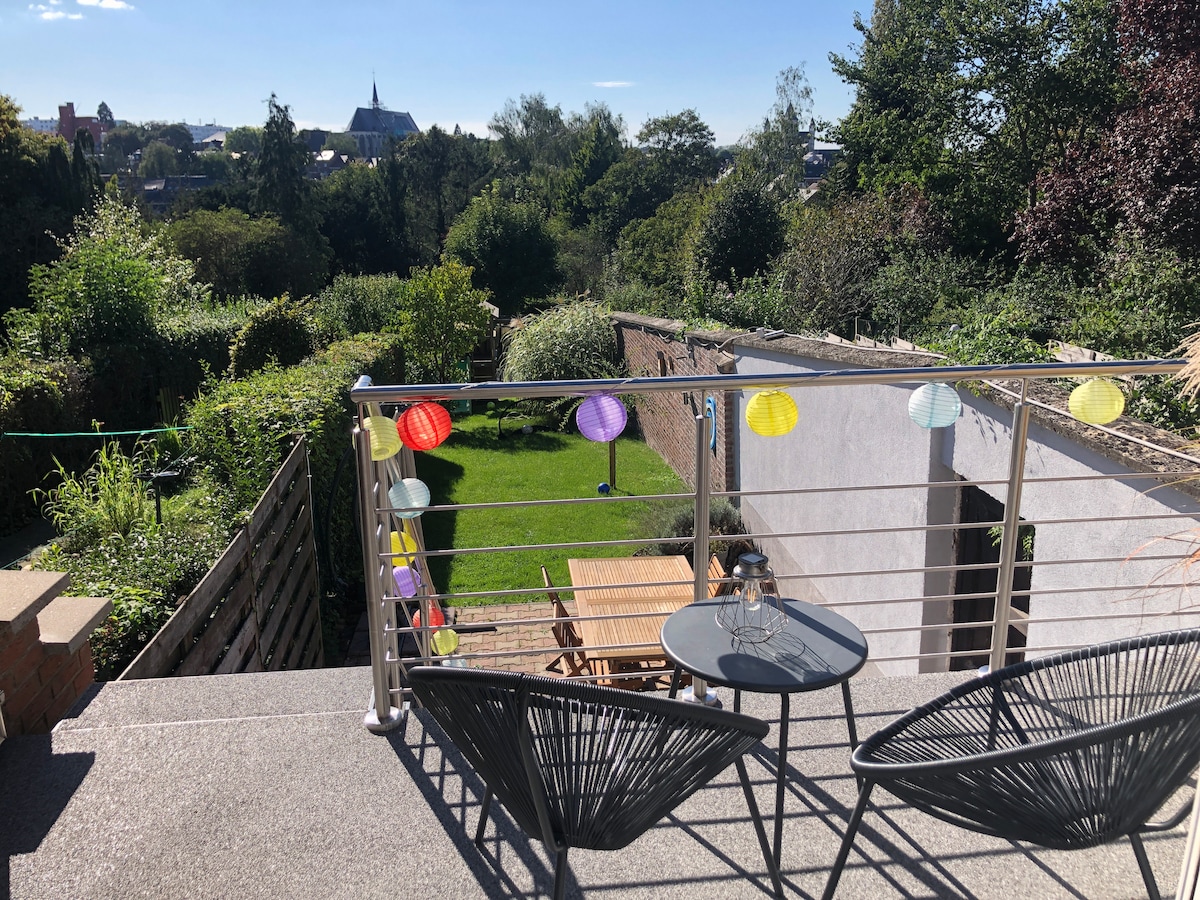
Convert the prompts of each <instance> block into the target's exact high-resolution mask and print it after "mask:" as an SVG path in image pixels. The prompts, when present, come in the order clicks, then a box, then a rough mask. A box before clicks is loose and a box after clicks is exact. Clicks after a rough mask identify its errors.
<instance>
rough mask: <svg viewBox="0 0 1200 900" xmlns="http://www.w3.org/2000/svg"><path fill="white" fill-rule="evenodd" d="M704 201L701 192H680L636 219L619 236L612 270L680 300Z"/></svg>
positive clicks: (621, 277) (627, 278) (622, 278)
mask: <svg viewBox="0 0 1200 900" xmlns="http://www.w3.org/2000/svg"><path fill="white" fill-rule="evenodd" d="M703 208H704V201H703V200H702V199H701V197H700V195H699V194H687V193H685V194H678V195H676V196H674V197H672V198H671V199H670V200H668V201H666V202H665V203H662V204H660V205H659V207H658V209H657V210H655V212H654V215H652V216H650V217H649V218H646V219H635V220H634V221H632V222H630V223H629V224H628V225H626V226H625V228H624V229H622V231H621V236H620V237H619V238H618V239H617V249H616V252H615V253H614V254H613V264H612V271H613V274H615V275H616V277H618V278H620V279H621V280H622V281H627V282H628V281H638V282H641V283H642V284H645V285H647V286H649V287H652V288H655V289H657V292H658V293H659V294H660V295H663V296H664V299H666V297H667V295H671V299H673V300H675V301H676V302H677V299H678V297H679V295H681V294H682V293H683V288H684V282H685V281H686V278H687V270H688V262H689V259H690V256H691V242H692V239H693V235H694V233H695V231H696V226H697V224H698V223H699V221H700V215H701V212H702V210H703Z"/></svg>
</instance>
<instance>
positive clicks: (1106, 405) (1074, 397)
mask: <svg viewBox="0 0 1200 900" xmlns="http://www.w3.org/2000/svg"><path fill="white" fill-rule="evenodd" d="M1067 408H1068V409H1069V410H1071V415H1073V416H1074V417H1075V418H1077V419H1078V420H1079V421H1080V422H1087V423H1088V424H1089V425H1104V424H1106V423H1108V422H1111V421H1112V420H1113V419H1115V418H1116V417H1117V416H1119V415H1120V414H1121V413H1122V412H1124V411H1125V395H1124V394H1122V393H1121V389H1120V388H1119V387H1117V386H1116V385H1115V384H1113V383H1112V382H1111V381H1106V380H1104V379H1102V378H1098V379H1095V380H1094V381H1085V382H1084V383H1083V384H1081V385H1080V386H1079V387H1077V388H1075V390H1073V391H1071V396H1070V397H1069V398H1068V399H1067Z"/></svg>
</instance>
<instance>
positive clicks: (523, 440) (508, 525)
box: [417, 415, 690, 604]
mask: <svg viewBox="0 0 1200 900" xmlns="http://www.w3.org/2000/svg"><path fill="white" fill-rule="evenodd" d="M501 424H502V427H503V436H502V437H501V436H499V434H498V426H497V421H496V419H495V418H492V417H490V416H486V415H472V416H467V417H463V418H459V419H456V420H455V422H454V430H453V432H452V433H451V435H450V437H449V438H448V439H447V440H446V442H445V443H444V444H442V445H441V446H440V447H438V448H437V449H436V450H432V451H429V452H427V453H419V454H417V475H418V477H420V478H421V480H422V481H424V482H425V483H426V484H427V485H428V486H429V491H430V495H431V498H432V503H433V504H434V505H438V504H444V503H483V502H489V503H491V502H503V501H512V500H553V499H565V498H575V497H597V498H599V497H600V496H601V495H600V494H599V492H598V486H599V484H600V483H601V482H607V481H608V480H609V468H608V452H609V451H608V445H607V444H601V443H596V442H593V441H589V440H587V439H586V438H584V437H583V436H581V435H578V434H564V433H561V432H558V431H555V430H552V429H549V428H546V427H544V424H542V423H538V422H537V421H536V420H532V419H513V418H505V419H504V420H503V422H502V423H501ZM525 424H532V425H533V428H532V430H531V431H530V432H529V433H523V432H522V430H521V428H522V425H525ZM616 482H617V487H615V488H614V489H613V490H612V492H611V493H610V494H609V495H608V496H609V497H610V498H614V499H611V500H609V501H608V502H604V503H590V504H575V505H569V506H545V507H533V508H512V509H488V510H458V511H451V512H442V513H437V512H430V513H426V514H425V515H424V516H423V517H422V520H421V521H422V524H423V527H424V530H425V543H426V546H427V547H429V549H444V548H450V547H456V548H471V547H489V546H504V547H507V546H516V545H524V544H545V543H562V542H565V541H607V540H618V539H632V538H643V537H650V536H652V532H653V531H654V530H655V526H654V525H653V524H651V522H652V521H653V520H656V519H660V518H661V515H662V513H663V511H664V506H666V505H668V501H646V500H639V499H623V500H622V499H620V498H638V497H643V496H646V495H652V494H672V493H682V492H686V491H687V490H688V489H687V487H686V486H685V485H684V483H683V482H682V481H681V480H680V478H679V477H678V476H677V475H676V474H675V473H674V472H673V471H672V470H671V468H670V467H669V466H668V465H667V464H666V463H665V462H664V461H663V459H662V457H660V456H659V455H658V454H657V453H655V452H654V451H653V450H651V449H650V448H649V447H648V446H646V444H645V443H643V442H642V441H641V440H639V439H637V438H633V437H624V436H622V437H621V438H618V439H617V479H616ZM669 503H670V504H672V505H676V506H677V505H679V503H680V501H670V502H669ZM689 506H690V504H689ZM651 507H654V508H653V509H652V508H651ZM634 549H636V548H633V547H628V546H625V547H596V548H588V549H578V548H577V549H573V550H570V549H564V550H559V549H539V550H532V551H530V550H525V551H510V552H501V553H473V554H465V555H457V556H454V557H435V558H433V559H431V560H430V574H431V575H432V578H433V582H434V584H435V585H436V586H437V587H438V590H439V592H443V593H457V592H464V591H486V590H505V589H518V588H526V587H534V586H538V587H540V586H541V584H542V576H541V572H540V570H539V568H538V567H539V566H540V565H545V566H546V568H547V570H548V571H549V573H550V577H551V579H552V580H553V582H554V583H555V584H556V585H567V584H569V583H570V580H569V578H568V575H567V559H568V558H569V557H572V556H628V555H630V554H631V553H632V552H633V550H634ZM544 599H545V595H544V594H529V595H521V596H517V597H513V596H503V597H497V598H494V599H488V598H479V599H477V600H472V599H467V600H462V601H458V602H459V603H462V604H467V603H481V604H482V603H489V602H495V603H499V602H504V603H511V602H514V601H519V600H544Z"/></svg>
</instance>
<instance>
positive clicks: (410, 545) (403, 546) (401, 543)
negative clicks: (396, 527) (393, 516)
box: [392, 531, 417, 554]
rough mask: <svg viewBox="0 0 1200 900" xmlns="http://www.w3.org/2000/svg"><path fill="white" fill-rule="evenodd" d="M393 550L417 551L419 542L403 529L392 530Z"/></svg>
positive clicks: (403, 551)
mask: <svg viewBox="0 0 1200 900" xmlns="http://www.w3.org/2000/svg"><path fill="white" fill-rule="evenodd" d="M392 552H393V553H409V554H411V553H416V552H417V542H416V541H414V540H413V539H412V538H411V537H409V536H408V535H407V534H405V533H404V532H403V531H393V532H392Z"/></svg>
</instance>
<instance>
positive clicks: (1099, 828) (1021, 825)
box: [822, 629, 1200, 900]
mask: <svg viewBox="0 0 1200 900" xmlns="http://www.w3.org/2000/svg"><path fill="white" fill-rule="evenodd" d="M1176 647H1178V648H1184V652H1182V653H1180V654H1179V656H1180V658H1181V659H1185V660H1186V665H1177V664H1175V663H1176V662H1177V661H1176V660H1172V663H1173V666H1174V667H1173V669H1172V670H1171V671H1169V672H1167V673H1166V676H1170V675H1173V676H1175V677H1176V678H1181V677H1186V678H1187V679H1188V680H1187V681H1186V683H1184V684H1183V685H1182V686H1180V687H1174V686H1171V685H1167V684H1166V683H1163V684H1157V683H1155V684H1153V685H1151V687H1152V688H1153V689H1154V690H1153V691H1152V692H1151V693H1150V694H1149V696H1151V697H1153V696H1158V694H1159V693H1163V692H1168V695H1169V696H1170V697H1172V699H1170V700H1169V701H1168V702H1165V703H1161V704H1160V705H1158V706H1156V707H1154V708H1148V709H1145V710H1142V711H1139V712H1135V713H1133V714H1129V715H1120V716H1117V717H1116V718H1114V719H1112V720H1111V721H1106V722H1102V723H1101V724H1094V723H1093V724H1088V723H1086V722H1082V721H1081V720H1080V719H1079V716H1078V713H1077V712H1073V711H1072V709H1071V707H1072V706H1078V705H1079V704H1078V699H1079V697H1082V696H1083V695H1084V693H1085V692H1084V690H1082V689H1084V688H1086V687H1087V686H1088V685H1090V684H1091V681H1090V680H1089V676H1092V675H1096V674H1102V675H1104V674H1108V673H1102V672H1100V667H1101V666H1102V664H1103V663H1104V662H1105V661H1108V660H1111V661H1114V662H1117V661H1121V660H1119V659H1118V658H1120V657H1123V658H1124V659H1123V662H1124V663H1125V665H1124V668H1122V669H1121V678H1119V679H1118V678H1116V677H1113V678H1112V679H1111V683H1108V682H1105V684H1107V685H1108V690H1110V691H1112V693H1110V694H1098V695H1097V697H1108V699H1109V700H1111V698H1112V696H1114V695H1115V696H1119V697H1120V698H1121V699H1122V700H1124V701H1129V702H1132V701H1134V700H1136V699H1138V697H1139V695H1133V694H1130V695H1125V694H1119V693H1117V692H1116V691H1115V688H1117V687H1120V686H1123V685H1128V684H1131V683H1133V682H1134V681H1135V680H1137V675H1138V674H1145V673H1149V672H1150V671H1151V670H1152V669H1153V666H1152V664H1151V662H1150V661H1148V660H1151V659H1153V658H1157V657H1158V655H1159V654H1167V653H1169V652H1171V651H1170V649H1169V648H1176ZM1189 653H1190V657H1189V656H1188V654H1189ZM1139 662H1140V663H1141V666H1140V668H1139V667H1138V663H1139ZM1076 670H1078V671H1076ZM1063 673H1065V674H1063ZM1076 675H1081V676H1082V678H1081V684H1078V685H1076V684H1073V683H1072V684H1071V687H1072V688H1073V689H1075V690H1077V691H1078V692H1079V693H1078V695H1077V696H1067V697H1066V698H1065V700H1064V701H1063V702H1059V703H1056V702H1055V701H1056V700H1057V699H1058V698H1056V697H1053V696H1050V697H1038V696H1034V694H1033V693H1032V692H1030V691H1029V690H1027V689H1026V688H1025V685H1029V686H1030V687H1036V688H1041V689H1047V688H1049V687H1056V686H1057V683H1055V682H1054V679H1055V677H1056V676H1060V677H1062V678H1063V679H1064V680H1069V679H1071V678H1073V677H1074V676H1076ZM1166 676H1164V678H1165V677H1166ZM974 698H979V703H977V704H976V705H975V707H974V708H971V707H970V705H969V704H970V702H971V701H972V700H973V699H974ZM964 699H965V700H966V701H967V702H965V703H964V702H960V701H964ZM1030 700H1032V701H1033V702H1031V703H1028V704H1027V705H1026V706H1023V707H1019V708H1020V711H1021V712H1022V716H1027V715H1028V710H1030V709H1036V710H1038V712H1039V713H1046V714H1052V718H1047V719H1045V720H1044V721H1043V722H1041V723H1039V722H1038V721H1037V720H1036V718H1035V717H1032V716H1031V717H1029V720H1028V721H1026V722H1025V723H1024V724H1022V723H1021V722H1020V721H1018V718H1017V716H1016V715H1015V713H1014V710H1013V701H1019V702H1024V701H1030ZM1070 701H1076V702H1074V703H1072V702H1070ZM1097 702H1099V701H1097ZM968 709H970V711H971V713H972V714H975V713H977V712H978V711H979V710H982V709H987V710H988V722H989V725H988V732H987V744H986V747H985V748H984V749H983V750H982V751H980V752H962V753H959V754H957V755H939V750H941V749H945V747H943V746H941V745H944V744H949V743H951V742H950V741H949V740H948V739H946V737H945V736H946V735H950V734H951V733H952V732H951V731H950V730H947V731H945V732H941V733H935V731H934V726H935V724H936V723H937V722H938V721H939V716H940V717H942V718H945V719H952V718H953V719H954V721H956V722H958V721H962V722H964V723H965V722H966V718H965V716H966V713H965V710H968ZM1085 711H1086V710H1085ZM956 715H957V718H955V717H956ZM1050 721H1053V723H1054V725H1055V728H1056V729H1057V730H1059V731H1061V733H1060V734H1058V735H1057V736H1054V737H1051V738H1050V739H1048V740H1038V739H1037V738H1036V735H1035V736H1034V737H1033V738H1031V737H1030V734H1029V733H1028V732H1031V731H1035V729H1034V728H1033V725H1035V724H1043V725H1044V724H1045V723H1046V722H1050ZM1073 723H1074V724H1078V725H1080V726H1081V727H1070V726H1071V725H1072V724H1073ZM1005 729H1009V730H1005ZM1164 731H1165V732H1166V736H1165V737H1166V738H1169V740H1168V739H1164V740H1161V741H1159V742H1158V743H1159V745H1160V746H1158V747H1154V746H1150V741H1151V740H1152V739H1153V738H1154V736H1155V735H1156V733H1162V732H1164ZM978 734H979V733H976V737H978ZM1001 738H1003V739H1006V740H1007V743H1008V744H1010V746H1006V747H1003V748H999V744H1000V743H1001V740H1000V739H1001ZM1122 742H1126V743H1127V744H1128V745H1129V747H1132V746H1133V745H1134V744H1136V751H1135V750H1132V749H1128V748H1127V749H1126V751H1125V756H1127V757H1129V758H1135V757H1136V758H1138V759H1139V760H1141V761H1143V763H1144V762H1146V761H1147V760H1148V759H1150V754H1151V753H1152V752H1155V751H1157V752H1158V756H1155V757H1153V759H1154V761H1155V762H1156V765H1154V766H1150V765H1144V768H1145V769H1147V770H1149V771H1153V772H1154V773H1155V779H1154V781H1152V782H1149V783H1144V782H1143V781H1142V780H1138V781H1136V782H1135V783H1134V784H1132V785H1129V784H1123V786H1122V792H1118V791H1116V790H1115V789H1112V790H1109V791H1107V792H1106V791H1104V790H1100V791H1097V792H1096V794H1094V795H1086V796H1083V797H1080V798H1072V799H1076V800H1077V804H1076V805H1083V806H1085V807H1087V808H1088V810H1089V812H1088V816H1087V818H1088V821H1089V823H1090V825H1091V828H1090V829H1085V828H1082V827H1078V828H1072V827H1066V825H1068V824H1069V825H1074V824H1076V823H1077V822H1079V821H1081V820H1079V819H1077V820H1075V822H1072V821H1071V820H1070V818H1069V816H1070V815H1071V814H1075V813H1076V811H1075V810H1069V811H1063V812H1062V814H1061V815H1060V816H1058V817H1057V818H1056V814H1058V812H1059V811H1058V810H1057V809H1055V808H1054V806H1053V804H1051V803H1050V802H1049V800H1048V799H1047V795H1045V794H1044V793H1043V794H1041V795H1036V792H1037V791H1038V790H1039V788H1040V789H1042V790H1044V787H1045V785H1046V784H1047V783H1051V784H1054V782H1053V781H1052V779H1053V778H1054V776H1055V775H1056V774H1057V773H1058V772H1059V771H1062V770H1064V769H1065V770H1068V771H1070V772H1071V773H1073V775H1074V776H1076V777H1077V778H1079V779H1080V781H1081V784H1079V785H1076V790H1078V791H1079V792H1080V793H1081V794H1082V793H1085V787H1086V785H1084V784H1082V781H1083V774H1084V773H1087V772H1089V771H1090V769H1089V766H1088V765H1087V763H1088V761H1089V753H1092V752H1093V751H1095V752H1103V751H1105V750H1111V751H1112V758H1113V759H1115V760H1116V761H1117V762H1120V761H1121V760H1122V759H1124V757H1122V756H1121V755H1120V753H1118V752H1117V751H1119V750H1120V749H1121V745H1122ZM966 743H967V741H966V740H965V739H963V740H962V741H960V744H961V745H963V746H965V745H966ZM1113 748H1115V749H1113ZM906 754H907V756H906ZM1160 757H1161V760H1160ZM1105 758H1106V759H1107V758H1109V757H1107V756H1106V757H1105ZM850 762H851V768H852V769H853V770H854V773H855V776H856V777H857V778H858V779H859V788H860V789H859V795H858V802H857V803H856V805H855V807H854V810H853V812H852V813H851V816H850V820H849V822H848V824H847V828H846V834H845V836H844V838H843V840H842V845H841V848H840V849H839V851H838V856H837V860H836V861H835V863H834V865H833V868H832V870H831V871H830V874H829V880H828V881H827V883H826V886H825V892H824V894H823V895H822V896H823V898H824V900H831V898H832V897H833V895H834V892H835V891H836V890H837V885H838V881H839V880H840V878H841V874H842V870H843V868H844V867H845V864H846V860H847V858H848V856H849V853H850V849H851V847H852V846H853V843H854V838H855V835H856V834H857V831H858V828H859V825H860V824H861V822H862V817H863V814H864V812H865V810H866V806H867V802H868V801H869V799H870V796H871V791H872V790H873V788H874V787H875V786H876V785H879V786H881V787H883V788H885V789H886V790H888V791H889V792H890V793H892V794H895V795H896V796H897V797H899V798H900V799H901V800H903V801H905V802H906V803H908V804H909V805H911V806H913V807H914V808H916V809H919V810H921V811H922V812H925V813H928V814H929V815H932V816H935V817H937V818H940V819H942V820H944V821H947V822H950V823H951V824H953V825H957V826H959V827H961V828H965V829H968V830H971V831H976V832H979V833H981V834H989V835H994V836H997V837H1001V838H1005V839H1008V840H1018V841H1026V842H1030V843H1035V844H1039V845H1041V846H1046V847H1051V848H1054V849H1064V850H1072V849H1083V848H1086V847H1093V846H1097V845H1100V844H1104V843H1108V842H1111V841H1113V840H1117V839H1118V838H1121V837H1128V838H1129V839H1130V842H1131V843H1132V844H1133V851H1134V855H1135V856H1136V858H1137V862H1138V868H1139V870H1140V871H1141V874H1142V879H1143V881H1144V882H1145V884H1146V889H1147V893H1148V896H1149V897H1151V898H1152V900H1158V898H1159V897H1160V894H1159V892H1158V886H1157V884H1156V883H1155V880H1154V874H1153V872H1152V871H1151V868H1150V864H1149V859H1148V858H1147V856H1146V851H1145V847H1144V845H1143V843H1142V840H1141V837H1140V835H1139V833H1142V832H1149V831H1161V830H1164V829H1167V828H1173V827H1175V826H1176V825H1178V824H1179V823H1180V822H1181V821H1183V819H1184V818H1185V817H1186V816H1187V815H1188V813H1189V812H1190V809H1191V803H1190V802H1189V803H1187V804H1186V805H1185V806H1184V807H1183V809H1181V810H1180V811H1178V812H1177V813H1175V814H1174V815H1173V816H1171V817H1170V819H1169V820H1167V821H1165V822H1161V823H1150V822H1149V821H1148V820H1149V818H1150V816H1152V815H1154V813H1155V812H1157V811H1158V810H1159V808H1161V806H1162V805H1163V803H1165V802H1166V801H1167V800H1168V799H1169V798H1170V797H1171V796H1172V795H1174V794H1175V792H1176V791H1178V790H1179V789H1180V788H1181V787H1183V786H1184V785H1185V784H1186V783H1187V782H1188V780H1189V779H1190V777H1191V774H1192V772H1193V771H1194V770H1195V768H1196V766H1197V765H1198V764H1200V629H1191V630H1185V631H1172V632H1163V633H1160V634H1153V635H1145V636H1142V637H1137V638H1128V639H1125V640H1120V641H1112V642H1109V643H1105V644H1096V645H1093V646H1091V647H1084V648H1082V649H1079V650H1072V651H1067V652H1064V653H1059V654H1054V655H1051V656H1045V657H1040V658H1038V659H1034V660H1029V661H1026V662H1022V663H1017V664H1014V665H1010V666H1007V667H1005V668H1003V669H999V670H997V671H996V672H992V673H989V674H986V675H983V676H981V677H979V678H977V679H973V680H971V681H969V682H966V683H964V684H962V685H959V686H958V687H956V688H954V689H953V690H951V691H948V692H947V693H945V694H942V695H941V696H940V697H937V698H935V699H934V700H932V701H930V702H929V703H926V704H924V705H923V706H920V707H917V708H916V709H914V710H912V711H910V712H909V713H907V714H905V715H904V716H901V717H900V718H899V719H896V720H895V721H894V722H892V723H891V724H890V725H888V726H886V727H885V728H883V729H881V730H880V731H878V732H876V733H875V734H873V735H872V736H871V737H869V738H868V739H867V740H866V741H864V742H863V743H862V744H861V745H859V747H858V748H857V749H856V750H855V751H854V753H853V755H852V757H851V761H850ZM1159 764H1160V765H1161V770H1160V767H1159ZM1038 779H1042V780H1041V781H1040V782H1039V781H1038ZM1104 787H1111V786H1109V785H1105V786H1104ZM1021 788H1025V791H1021V790H1020V789H1021ZM1116 793H1119V796H1112V794H1116ZM1127 795H1128V796H1127ZM1134 799H1136V801H1137V803H1138V806H1139V809H1138V810H1137V811H1136V814H1135V815H1130V813H1129V809H1128V808H1129V805H1130V803H1131V802H1132V801H1133V800H1134ZM1058 802H1062V801H1061V800H1060V801H1058ZM1039 803H1040V804H1041V806H1040V807H1039V805H1038V804H1039ZM1088 804H1090V806H1089V805H1088ZM1026 807H1028V808H1031V809H1033V810H1034V812H1033V813H1032V814H1031V815H1029V816H1026V817H1025V818H1024V819H1022V816H1021V815H1020V814H1019V813H1020V812H1022V811H1026V812H1027V811H1028V810H1027V809H1026ZM999 809H1005V810H1009V811H1010V812H1009V815H1010V818H1004V817H1003V816H1001V814H1000V812H999V811H998V810H999ZM985 810H986V812H985ZM1039 812H1040V815H1041V816H1044V817H1045V819H1046V822H1045V824H1044V826H1040V827H1039V830H1038V833H1034V832H1033V830H1032V826H1031V822H1032V819H1033V818H1034V817H1036V816H1037V815H1038V814H1039ZM1118 814H1120V815H1118ZM1064 823H1066V824H1064Z"/></svg>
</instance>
